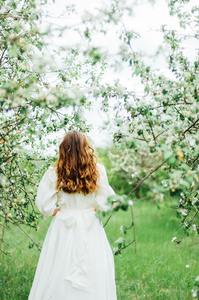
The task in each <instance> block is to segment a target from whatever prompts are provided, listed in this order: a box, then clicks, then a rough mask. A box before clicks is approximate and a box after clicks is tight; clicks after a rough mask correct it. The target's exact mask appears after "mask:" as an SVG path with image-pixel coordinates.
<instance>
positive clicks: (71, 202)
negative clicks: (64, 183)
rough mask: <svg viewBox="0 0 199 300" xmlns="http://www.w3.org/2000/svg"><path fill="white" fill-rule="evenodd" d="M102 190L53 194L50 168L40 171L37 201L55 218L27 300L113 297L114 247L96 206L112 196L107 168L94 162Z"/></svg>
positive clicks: (110, 299)
mask: <svg viewBox="0 0 199 300" xmlns="http://www.w3.org/2000/svg"><path fill="white" fill-rule="evenodd" d="M98 169H99V172H100V178H99V184H100V188H99V189H98V190H97V192H96V193H91V194H88V195H86V196H84V195H82V194H78V193H75V194H68V193H64V192H62V191H61V192H57V190H56V189H55V185H56V179H57V175H56V172H55V169H54V168H53V167H49V169H48V170H47V171H46V173H45V174H44V176H43V178H42V180H41V182H40V184H39V187H38V192H37V197H36V205H37V207H38V209H39V211H40V212H41V213H42V214H43V215H44V216H45V217H49V216H52V214H53V212H54V209H55V208H56V203H58V205H59V207H60V208H61V210H60V211H59V212H58V213H57V214H56V216H55V217H54V218H53V220H52V222H51V224H50V227H49V229H48V232H47V234H46V237H45V241H44V244H43V247H42V251H41V254H40V258H39V262H38V265H37V269H36V273H35V277H34V281H33V284H32V288H31V291H30V295H29V298H28V299H29V300H116V299H117V296H116V286H115V270H114V259H113V254H112V250H111V248H110V245H109V242H108V240H107V237H106V233H105V231H104V228H103V225H102V223H101V222H100V221H99V219H98V218H97V216H96V212H95V210H94V209H95V207H96V206H97V205H99V206H101V208H102V209H103V210H106V209H107V206H106V200H107V197H108V196H110V195H113V194H114V191H113V190H112V188H111V187H110V186H109V183H108V179H107V175H106V170H105V168H104V166H103V165H101V164H98Z"/></svg>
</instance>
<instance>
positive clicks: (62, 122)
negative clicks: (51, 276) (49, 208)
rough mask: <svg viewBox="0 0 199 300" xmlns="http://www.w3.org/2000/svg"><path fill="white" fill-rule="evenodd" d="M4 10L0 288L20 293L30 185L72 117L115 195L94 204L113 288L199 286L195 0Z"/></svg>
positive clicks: (32, 237)
mask: <svg viewBox="0 0 199 300" xmlns="http://www.w3.org/2000/svg"><path fill="white" fill-rule="evenodd" d="M162 8H163V9H162ZM163 12H164V14H163ZM0 19H1V22H0V35H1V39H0V45H1V50H0V66H1V73H0V114H1V119H0V148H1V153H0V160H1V166H0V249H1V254H0V259H1V261H0V274H1V278H0V285H1V288H0V298H1V299H9V300H10V299H27V298H28V294H29V291H30V288H31V284H32V280H33V277H34V272H35V268H36V265H37V261H38V257H39V253H40V248H41V246H42V243H43V240H44V237H45V234H46V231H47V228H48V226H49V224H50V221H51V218H48V219H44V218H42V216H41V215H40V214H39V212H38V210H37V208H36V207H35V204H34V201H35V197H36V191H37V186H38V184H39V181H40V179H41V177H42V175H43V173H44V171H45V170H46V169H47V168H48V166H49V165H53V164H54V162H55V161H56V159H57V155H58V145H59V143H60V141H61V140H62V138H63V136H64V134H65V132H67V131H68V130H73V129H76V130H80V131H81V132H84V133H85V134H86V135H87V136H88V137H89V138H90V139H91V144H92V145H93V146H94V147H95V149H96V153H97V155H98V157H99V160H100V161H101V162H102V163H103V164H104V165H105V166H106V169H107V173H108V177H109V182H110V185H111V186H112V187H113V189H114V190H115V191H116V193H117V194H116V195H115V196H112V197H111V198H109V199H107V201H109V203H110V204H111V206H112V210H111V211H109V212H108V213H106V214H104V213H103V212H99V213H98V215H99V218H101V219H102V222H103V223H104V224H105V230H106V233H107V236H108V239H109V241H110V244H111V247H112V249H113V252H114V253H115V265H116V284H117V293H118V300H120V299H126V300H128V299H192V297H193V298H199V273H198V269H199V264H198V252H199V248H198V245H199V240H198V233H199V219H198V218H199V217H198V211H199V167H198V158H199V154H198V153H199V131H198V129H199V55H198V54H199V53H198V49H199V48H198V47H199V44H198V39H199V6H198V3H197V1H194V0H193V1H191V0H174V1H169V0H167V1H163V0H161V1H155V0H154V1H142V3H141V2H140V1H138V0H131V1H130V0H128V1H127V0H122V1H117V0H112V1H109V2H106V3H104V2H103V1H96V2H95V3H93V2H92V4H91V3H90V2H89V1H86V2H84V5H82V2H80V1H67V3H66V2H65V1H61V0H54V1H50V0H30V1H25V0H17V1H12V0H1V2H0ZM149 20H155V21H157V22H155V23H153V26H152V25H150V26H152V27H150V28H149V24H152V23H148V22H149ZM154 26H155V27H154ZM145 30H146V31H145Z"/></svg>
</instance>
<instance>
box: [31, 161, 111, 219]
mask: <svg viewBox="0 0 199 300" xmlns="http://www.w3.org/2000/svg"><path fill="white" fill-rule="evenodd" d="M97 167H98V170H99V174H100V176H99V178H98V184H99V188H98V189H97V191H96V192H95V193H90V194H88V195H83V194H82V193H73V194H69V193H65V192H63V191H59V192H58V191H57V190H56V181H57V174H56V170H55V168H54V167H49V169H48V170H47V171H46V172H45V174H44V176H43V177H42V179H41V181H40V183H39V186H38V191H37V197H36V202H35V203H36V205H37V207H38V209H39V211H40V212H41V213H42V214H43V215H44V216H45V217H49V216H52V214H53V212H54V209H55V208H56V204H58V205H59V206H60V208H61V209H63V210H65V209H75V210H86V209H91V208H93V209H94V208H95V207H97V206H99V207H101V209H102V210H105V211H106V210H107V209H108V208H109V207H108V206H107V203H106V202H107V198H108V197H109V196H111V195H114V194H115V193H114V191H113V189H112V188H111V187H110V185H109V183H108V178H107V175H106V170H105V167H104V166H103V165H102V164H97Z"/></svg>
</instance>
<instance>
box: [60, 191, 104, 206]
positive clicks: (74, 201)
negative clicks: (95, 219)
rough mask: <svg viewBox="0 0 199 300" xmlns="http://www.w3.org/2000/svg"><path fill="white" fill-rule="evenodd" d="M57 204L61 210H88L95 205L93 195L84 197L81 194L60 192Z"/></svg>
mask: <svg viewBox="0 0 199 300" xmlns="http://www.w3.org/2000/svg"><path fill="white" fill-rule="evenodd" d="M57 203H58V205H59V206H60V207H61V209H62V208H63V209H80V210H84V209H89V208H95V207H96V206H97V205H98V204H97V200H96V195H95V193H91V194H88V195H86V196H84V195H83V194H79V193H74V194H68V193H64V192H62V191H60V192H59V193H58V195H57Z"/></svg>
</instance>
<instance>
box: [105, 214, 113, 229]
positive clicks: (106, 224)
mask: <svg viewBox="0 0 199 300" xmlns="http://www.w3.org/2000/svg"><path fill="white" fill-rule="evenodd" d="M111 217H112V215H110V216H109V217H108V219H107V220H106V222H105V223H104V225H103V227H105V226H106V225H107V224H108V222H109V220H110V218H111Z"/></svg>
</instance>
